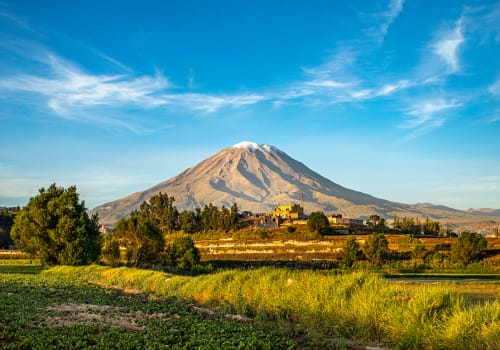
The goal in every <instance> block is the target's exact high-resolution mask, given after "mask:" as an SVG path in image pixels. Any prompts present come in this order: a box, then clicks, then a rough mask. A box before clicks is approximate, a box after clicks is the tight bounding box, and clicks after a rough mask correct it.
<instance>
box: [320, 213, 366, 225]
mask: <svg viewBox="0 0 500 350" xmlns="http://www.w3.org/2000/svg"><path fill="white" fill-rule="evenodd" d="M328 222H329V223H330V224H331V225H346V226H363V220H360V219H351V218H343V217H342V214H333V215H330V216H328Z"/></svg>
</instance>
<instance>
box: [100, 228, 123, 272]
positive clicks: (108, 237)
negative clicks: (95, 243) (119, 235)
mask: <svg viewBox="0 0 500 350" xmlns="http://www.w3.org/2000/svg"><path fill="white" fill-rule="evenodd" d="M101 257H102V259H103V260H104V262H105V263H107V264H108V265H111V266H113V267H115V266H118V265H120V260H121V259H120V258H121V256H120V244H119V243H118V240H117V239H116V238H115V236H114V235H113V234H112V233H106V234H105V235H104V236H103V240H102V247H101Z"/></svg>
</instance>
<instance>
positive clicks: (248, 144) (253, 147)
mask: <svg viewBox="0 0 500 350" xmlns="http://www.w3.org/2000/svg"><path fill="white" fill-rule="evenodd" d="M231 148H248V149H250V150H252V151H255V150H256V149H258V148H259V145H258V144H256V143H255V142H252V141H243V142H240V143H237V144H236V145H233V146H231Z"/></svg>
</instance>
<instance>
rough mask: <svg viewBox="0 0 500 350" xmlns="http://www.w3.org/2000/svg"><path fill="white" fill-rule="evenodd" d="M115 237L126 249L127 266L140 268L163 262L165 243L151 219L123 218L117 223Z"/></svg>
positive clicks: (138, 217)
mask: <svg viewBox="0 0 500 350" xmlns="http://www.w3.org/2000/svg"><path fill="white" fill-rule="evenodd" d="M114 235H115V239H117V241H118V243H119V245H120V246H122V247H125V255H126V258H127V264H132V265H134V266H139V265H154V264H158V263H160V262H161V260H162V253H163V248H164V246H165V241H164V240H163V234H162V232H161V230H160V229H159V228H158V227H157V226H156V225H155V224H154V222H153V221H152V220H151V219H149V218H145V217H142V216H137V215H133V216H131V217H129V218H122V219H120V220H119V221H118V222H117V223H116V226H115V233H114Z"/></svg>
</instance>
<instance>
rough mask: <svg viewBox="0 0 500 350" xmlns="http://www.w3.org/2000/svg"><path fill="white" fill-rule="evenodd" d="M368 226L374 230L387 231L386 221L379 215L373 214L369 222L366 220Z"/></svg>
mask: <svg viewBox="0 0 500 350" xmlns="http://www.w3.org/2000/svg"><path fill="white" fill-rule="evenodd" d="M366 225H367V226H368V227H369V228H372V229H374V228H377V229H381V230H384V229H385V219H384V218H381V217H380V216H379V215H377V214H372V215H370V217H369V218H368V220H366Z"/></svg>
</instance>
